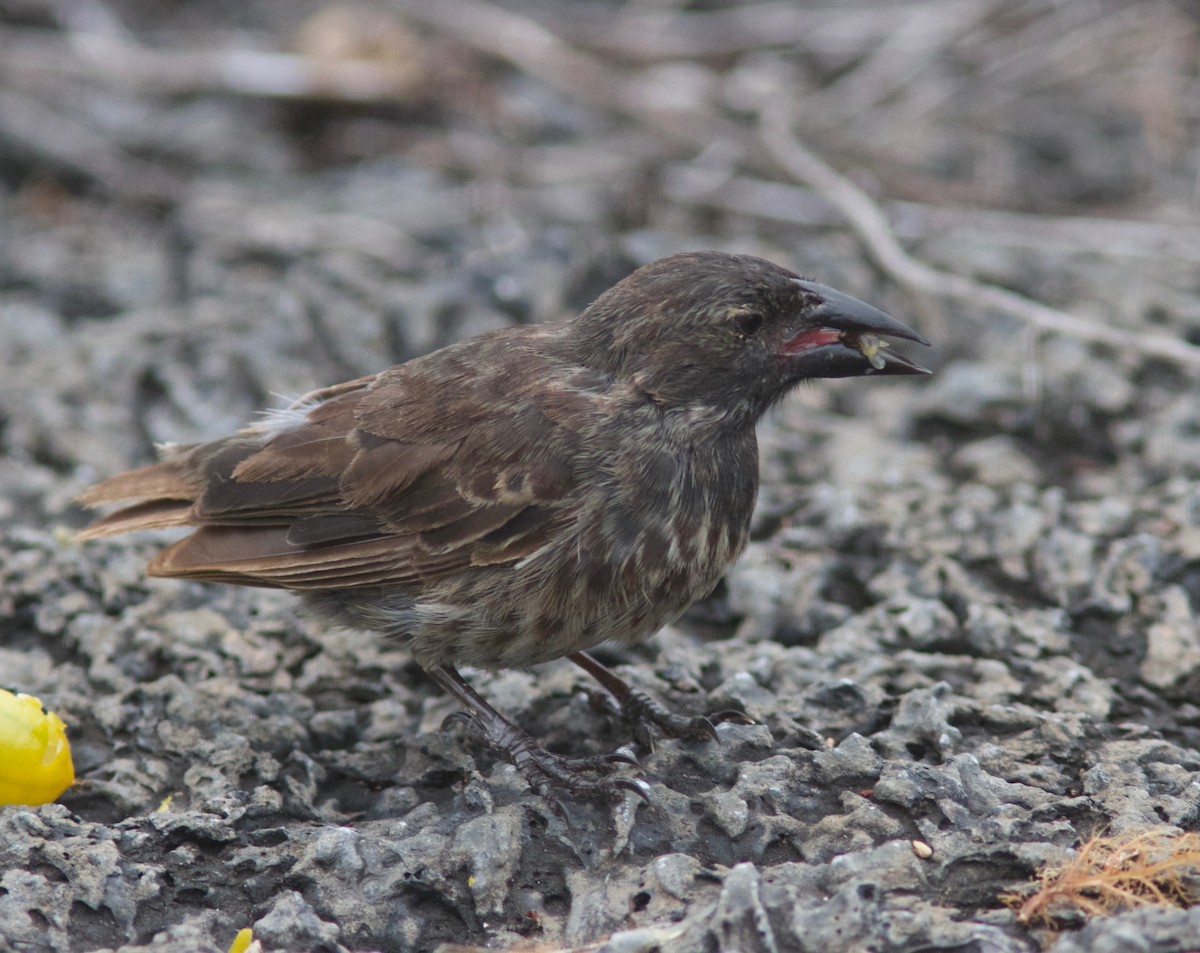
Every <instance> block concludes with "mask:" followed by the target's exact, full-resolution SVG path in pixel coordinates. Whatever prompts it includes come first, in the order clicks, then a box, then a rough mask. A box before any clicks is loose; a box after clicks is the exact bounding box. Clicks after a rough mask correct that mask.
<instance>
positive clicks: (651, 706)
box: [567, 652, 754, 751]
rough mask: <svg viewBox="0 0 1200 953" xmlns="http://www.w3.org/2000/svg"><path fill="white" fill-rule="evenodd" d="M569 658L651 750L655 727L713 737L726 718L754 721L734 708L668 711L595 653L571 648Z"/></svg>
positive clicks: (744, 722) (678, 735)
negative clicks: (686, 715) (689, 713)
mask: <svg viewBox="0 0 1200 953" xmlns="http://www.w3.org/2000/svg"><path fill="white" fill-rule="evenodd" d="M567 658H569V659H570V660H571V661H572V662H574V663H575V664H576V665H578V666H579V667H580V668H582V669H583V670H584V671H585V672H587V673H588V674H589V675H591V676H592V677H593V678H594V679H596V681H598V682H599V683H600V684H601V686H602V687H603V688H604V690H605V691H607V692H608V695H609V697H610V698H611V702H612V703H611V704H604V705H603V706H602V707H604V708H605V709H606V710H607V711H609V713H610V714H614V715H616V716H618V717H619V718H621V720H622V721H624V722H626V723H627V724H629V725H630V726H632V728H633V733H634V737H635V738H636V739H637V742H638V744H640V745H642V746H643V747H645V748H647V749H649V750H651V751H652V750H654V733H653V732H652V731H651V728H652V727H654V728H657V729H658V730H659V731H661V732H662V733H663V734H665V735H667V736H668V737H670V738H699V739H706V740H712V739H715V738H716V737H717V731H716V728H715V727H714V725H715V724H720V723H721V722H725V721H732V722H736V723H737V724H740V725H752V724H754V719H753V718H751V717H749V716H748V715H746V714H745V713H744V712H740V711H733V710H726V711H718V712H715V713H714V714H712V715H709V716H707V717H705V716H704V715H695V716H694V717H692V718H684V717H683V716H682V715H677V714H675V713H674V712H673V711H669V710H668V709H667V708H666V706H664V705H663V704H662V703H661V702H659V701H657V700H655V699H654V698H651V697H650V696H649V695H647V694H646V693H645V692H643V691H642V690H641V689H638V688H634V687H633V686H632V685H630V684H629V683H628V682H627V681H625V679H623V678H621V676H619V675H618V674H617V673H616V672H614V671H613V670H612V669H610V668H608V667H607V666H605V665H604V664H602V663H601V662H600V661H599V660H598V659H596V658H595V657H594V656H593V655H590V654H589V653H587V652H572V653H571V654H570V655H568V656H567Z"/></svg>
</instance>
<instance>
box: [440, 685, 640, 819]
mask: <svg viewBox="0 0 1200 953" xmlns="http://www.w3.org/2000/svg"><path fill="white" fill-rule="evenodd" d="M428 672H429V675H430V677H431V678H432V679H433V680H434V681H435V682H437V683H438V684H439V685H441V686H442V688H443V689H445V691H446V692H447V693H448V694H449V695H450V696H451V697H452V698H454V699H455V700H456V701H458V703H459V704H461V705H462V706H463V708H464V715H465V717H466V721H467V724H468V726H469V727H470V728H471V730H472V731H473V732H474V733H475V734H476V735H477V736H478V737H479V738H480V739H482V740H483V741H484V742H485V743H486V744H488V745H490V746H491V747H492V748H494V749H496V750H497V751H498V752H500V754H501V755H503V756H504V757H505V758H506V759H507V760H508V761H510V762H512V764H513V766H514V767H515V768H516V769H517V771H518V773H520V775H521V777H523V778H524V779H525V780H526V781H527V782H529V786H530V787H532V788H533V789H534V791H536V792H537V793H538V794H540V795H541V796H542V797H544V798H546V800H547V801H549V802H550V804H551V806H552V807H554V808H555V810H556V811H558V812H559V813H563V805H562V803H561V801H560V800H559V797H558V795H559V792H560V791H562V790H565V791H567V792H568V793H570V794H601V795H615V794H617V793H619V792H620V791H632V792H633V793H634V794H636V795H638V797H640V798H642V799H643V800H645V801H647V802H648V801H649V800H650V786H649V785H648V784H647V783H646V782H645V781H643V780H642V779H641V778H622V777H616V776H613V774H612V772H613V770H614V769H615V768H616V766H617V765H620V764H632V765H634V766H636V765H637V761H636V760H635V759H634V758H632V757H630V756H629V755H627V754H621V753H619V752H618V753H613V754H609V755H600V756H598V757H595V758H564V757H563V756H562V755H558V754H554V753H553V752H550V751H547V750H546V749H545V748H543V747H542V746H541V745H539V744H538V743H537V742H536V741H535V740H534V739H533V738H532V737H530V736H529V735H528V734H527V733H526V732H524V731H522V730H521V729H520V728H518V727H517V726H516V725H514V724H513V723H512V722H511V721H509V720H508V719H507V718H505V717H504V716H503V715H502V714H500V712H498V711H497V710H496V709H495V708H493V707H492V706H491V705H489V704H488V703H487V701H486V700H485V699H484V698H483V696H481V695H480V694H479V693H478V692H476V691H475V689H473V688H472V687H471V685H470V683H468V682H467V680H466V679H465V678H463V677H462V676H461V675H460V674H459V673H458V671H457V670H456V669H454V668H453V667H451V666H449V665H440V666H438V667H437V668H432V669H429V670H428Z"/></svg>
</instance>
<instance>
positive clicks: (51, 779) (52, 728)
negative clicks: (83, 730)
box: [0, 689, 75, 805]
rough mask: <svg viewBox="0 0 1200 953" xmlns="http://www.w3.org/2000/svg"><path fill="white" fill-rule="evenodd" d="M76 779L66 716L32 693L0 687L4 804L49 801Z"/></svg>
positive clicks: (0, 792)
mask: <svg viewBox="0 0 1200 953" xmlns="http://www.w3.org/2000/svg"><path fill="white" fill-rule="evenodd" d="M74 780H75V765H74V764H73V763H72V761H71V746H70V744H68V742H67V726H66V725H64V724H63V723H62V719H60V718H59V717H58V715H56V714H54V712H52V711H45V710H44V709H43V708H42V703H41V701H40V700H39V699H36V698H34V697H33V696H32V695H14V694H13V693H12V692H6V691H4V690H3V689H0V804H28V805H36V804H48V803H49V802H51V801H53V800H54V799H55V798H56V797H58V796H59V795H60V794H62V793H63V791H65V790H66V789H67V788H69V787H70V786H71V784H72V782H73V781H74Z"/></svg>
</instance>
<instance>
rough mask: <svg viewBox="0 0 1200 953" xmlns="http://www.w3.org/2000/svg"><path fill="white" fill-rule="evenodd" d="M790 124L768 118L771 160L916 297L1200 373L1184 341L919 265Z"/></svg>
mask: <svg viewBox="0 0 1200 953" xmlns="http://www.w3.org/2000/svg"><path fill="white" fill-rule="evenodd" d="M789 120H790V117H789V116H788V114H787V110H786V108H781V107H769V108H768V109H766V110H764V111H763V113H762V115H761V117H760V121H759V135H760V137H761V139H762V142H763V145H764V146H765V147H766V149H767V152H768V153H769V154H770V156H771V158H772V159H773V160H774V161H775V162H776V163H777V164H778V165H779V166H780V168H782V169H783V170H784V171H786V172H787V173H788V174H789V175H790V176H792V177H793V178H794V179H796V180H798V181H800V182H804V183H807V184H808V185H810V186H811V187H812V188H814V189H816V190H817V191H818V192H819V193H820V194H821V195H822V196H824V197H825V198H826V199H827V200H828V201H829V202H830V203H831V204H833V205H834V206H835V207H836V208H837V209H838V210H839V211H840V212H841V213H842V214H843V215H844V216H845V217H846V220H847V222H848V223H849V225H850V227H851V228H852V229H853V230H854V231H855V233H856V234H857V235H858V237H859V239H860V240H861V241H862V243H863V246H864V247H865V249H866V251H867V254H869V255H870V256H871V258H872V259H874V261H875V263H876V264H878V265H879V267H880V268H882V269H883V270H884V271H885V272H886V273H887V274H888V275H889V276H891V277H892V278H893V279H895V280H896V281H898V282H900V283H901V284H904V285H907V286H908V287H909V288H912V289H914V290H917V291H922V292H926V293H928V294H932V295H937V296H939V297H943V298H950V299H952V300H957V301H963V302H968V303H970V304H971V305H972V306H973V307H980V306H982V307H987V308H993V309H995V310H997V311H1000V312H1002V313H1004V314H1008V315H1011V316H1012V317H1015V318H1018V319H1019V320H1021V321H1024V322H1026V323H1027V324H1029V325H1030V326H1031V327H1033V328H1034V329H1036V330H1038V331H1040V332H1043V333H1055V334H1065V335H1068V336H1071V337H1075V338H1079V339H1080V340H1083V341H1092V342H1094V343H1097V344H1105V345H1108V346H1109V347H1112V348H1115V349H1116V350H1118V351H1121V352H1133V353H1138V354H1142V355H1145V356H1147V357H1156V358H1160V359H1162V360H1165V361H1170V362H1171V363H1173V364H1179V365H1183V366H1186V367H1193V368H1200V347H1196V346H1195V345H1192V344H1188V343H1187V342H1186V341H1181V340H1180V339H1178V338H1175V337H1166V336H1164V335H1160V334H1153V333H1150V332H1139V333H1136V334H1133V333H1130V332H1128V331H1120V330H1118V329H1116V328H1112V327H1109V326H1107V325H1104V324H1099V323H1097V322H1094V321H1089V320H1087V319H1086V318H1078V317H1075V316H1074V315H1071V314H1067V313H1066V312H1065V311H1059V310H1058V309H1057V308H1051V307H1049V306H1047V305H1044V304H1041V303H1039V302H1037V301H1034V300H1032V299H1031V298H1026V297H1025V296H1024V295H1020V294H1017V293H1016V292H1013V291H1008V290H1006V289H1004V288H998V287H996V286H995V285H989V284H985V283H984V282H981V281H976V280H975V279H974V278H968V277H967V276H965V275H956V274H952V273H951V272H948V271H942V270H941V269H938V268H934V267H932V266H930V265H927V264H925V263H924V262H922V261H918V260H917V259H916V258H913V257H912V256H911V255H910V254H909V253H908V252H906V251H905V250H904V249H903V248H902V247H901V245H900V243H899V242H898V241H897V240H896V236H895V233H894V232H893V231H892V228H891V226H890V225H889V224H888V221H887V218H886V216H885V215H884V214H883V211H882V209H880V207H879V206H878V205H877V204H876V203H875V202H874V201H873V200H872V199H871V198H870V197H869V196H868V195H867V194H866V193H865V192H864V191H863V190H862V189H860V188H859V187H858V186H857V185H855V184H854V183H853V182H851V181H850V180H849V179H847V178H846V177H845V176H843V175H841V174H839V173H838V172H835V171H834V170H833V169H832V168H830V167H829V166H828V165H826V164H825V163H824V162H823V161H821V160H820V159H819V158H817V156H816V155H814V154H813V153H812V152H810V151H809V150H808V149H807V148H805V146H804V145H802V144H801V143H800V142H799V141H797V140H796V139H795V137H793V136H792V134H791V132H790V131H789V126H790V121H789Z"/></svg>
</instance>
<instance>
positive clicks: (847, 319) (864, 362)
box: [784, 278, 932, 377]
mask: <svg viewBox="0 0 1200 953" xmlns="http://www.w3.org/2000/svg"><path fill="white" fill-rule="evenodd" d="M792 280H793V281H794V282H795V283H796V284H797V285H799V286H800V287H801V288H803V289H804V290H805V291H806V292H808V293H809V294H811V295H815V296H817V297H818V298H819V299H820V301H819V302H818V303H817V304H816V305H815V306H814V307H813V308H811V309H810V310H809V311H807V312H806V313H805V315H804V317H805V323H806V324H807V325H808V326H809V328H810V330H808V331H805V332H802V333H801V334H799V335H797V336H796V338H794V339H792V341H789V342H788V343H787V344H786V345H785V346H784V349H785V351H786V352H787V353H788V354H789V356H790V359H789V363H790V364H791V365H792V371H793V373H796V374H797V376H800V377H862V376H866V375H871V374H874V375H896V374H930V373H932V372H931V371H930V370H929V369H928V368H924V367H922V366H921V365H920V364H915V363H913V362H912V361H910V360H909V359H908V358H906V357H904V356H903V355H900V354H897V353H896V352H895V351H893V350H891V349H890V348H889V347H888V345H887V342H885V341H880V340H879V338H880V337H893V338H903V339H905V340H907V341H916V342H917V343H918V344H923V345H925V346H926V347H928V346H929V342H928V341H926V340H925V338H923V337H922V336H921V335H920V334H918V333H917V332H916V331H914V330H913V329H912V328H910V327H909V326H908V325H906V324H902V323H901V322H899V321H897V320H896V319H895V318H893V317H892V316H891V315H890V314H885V313H884V312H882V311H880V310H879V309H878V308H873V307H871V306H870V305H869V304H867V303H866V302H865V301H859V300H858V299H857V298H852V297H850V295H848V294H843V293H842V292H840V291H838V290H837V289H836V288H830V287H828V286H827V285H821V284H817V283H816V282H815V281H804V280H803V279H800V278H794V279H792Z"/></svg>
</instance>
